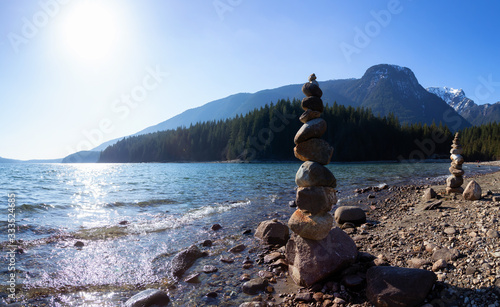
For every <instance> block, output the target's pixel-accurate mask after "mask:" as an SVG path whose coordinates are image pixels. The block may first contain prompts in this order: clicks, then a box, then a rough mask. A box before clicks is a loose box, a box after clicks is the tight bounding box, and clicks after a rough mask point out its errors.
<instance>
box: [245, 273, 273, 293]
mask: <svg viewBox="0 0 500 307" xmlns="http://www.w3.org/2000/svg"><path fill="white" fill-rule="evenodd" d="M268 284H269V282H268V281H267V279H264V278H261V277H257V278H254V279H250V280H249V281H247V282H245V283H244V284H243V285H242V287H241V289H242V291H243V293H245V294H250V295H255V294H257V293H259V292H262V291H264V290H265V289H266V287H267V285H268Z"/></svg>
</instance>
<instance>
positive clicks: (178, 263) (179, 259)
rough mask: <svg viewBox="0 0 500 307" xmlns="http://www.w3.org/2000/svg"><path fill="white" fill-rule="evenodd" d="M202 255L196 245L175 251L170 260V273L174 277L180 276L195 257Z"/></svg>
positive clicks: (192, 262)
mask: <svg viewBox="0 0 500 307" xmlns="http://www.w3.org/2000/svg"><path fill="white" fill-rule="evenodd" d="M201 257H203V253H202V252H201V251H200V250H199V249H198V247H196V245H192V246H190V247H189V248H188V249H185V250H183V251H181V252H179V253H177V254H176V255H175V256H174V258H172V261H171V262H170V273H171V274H172V275H173V276H175V277H181V276H182V275H183V274H184V272H186V270H187V269H189V268H190V267H191V266H192V265H193V264H194V262H195V261H196V259H198V258H201Z"/></svg>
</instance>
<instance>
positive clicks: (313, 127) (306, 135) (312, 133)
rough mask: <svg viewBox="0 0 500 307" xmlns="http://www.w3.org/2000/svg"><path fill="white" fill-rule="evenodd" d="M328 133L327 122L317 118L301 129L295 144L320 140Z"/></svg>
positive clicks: (296, 136)
mask: <svg viewBox="0 0 500 307" xmlns="http://www.w3.org/2000/svg"><path fill="white" fill-rule="evenodd" d="M325 131H326V121H325V120H324V119H322V118H316V119H313V120H310V121H308V122H307V123H305V124H303V125H302V127H300V129H299V131H297V134H295V138H294V139H293V142H294V143H295V144H298V143H302V142H304V141H307V140H309V139H312V138H320V137H321V136H322V135H323V134H324V133H325Z"/></svg>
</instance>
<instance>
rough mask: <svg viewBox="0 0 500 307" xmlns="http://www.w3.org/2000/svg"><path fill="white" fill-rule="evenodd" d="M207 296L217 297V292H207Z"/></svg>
mask: <svg viewBox="0 0 500 307" xmlns="http://www.w3.org/2000/svg"><path fill="white" fill-rule="evenodd" d="M205 296H206V297H210V298H216V297H217V292H208V293H207V294H205Z"/></svg>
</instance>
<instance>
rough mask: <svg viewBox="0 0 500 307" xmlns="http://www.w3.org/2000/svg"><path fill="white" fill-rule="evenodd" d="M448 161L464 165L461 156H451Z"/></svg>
mask: <svg viewBox="0 0 500 307" xmlns="http://www.w3.org/2000/svg"><path fill="white" fill-rule="evenodd" d="M450 159H451V160H452V161H453V162H455V163H456V164H464V157H462V156H461V155H451V156H450Z"/></svg>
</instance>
